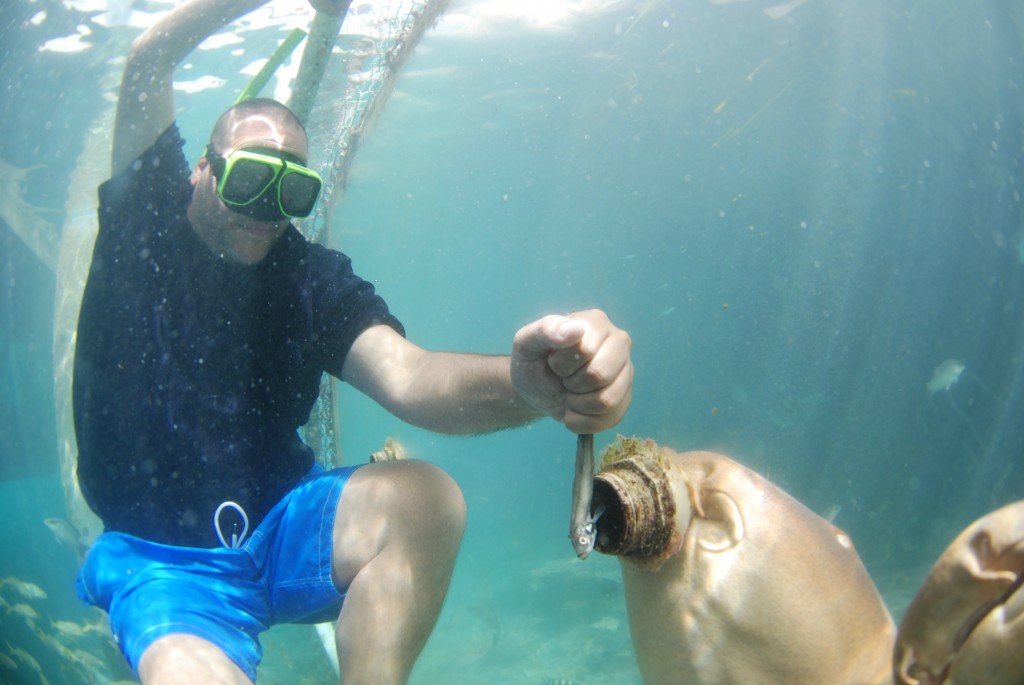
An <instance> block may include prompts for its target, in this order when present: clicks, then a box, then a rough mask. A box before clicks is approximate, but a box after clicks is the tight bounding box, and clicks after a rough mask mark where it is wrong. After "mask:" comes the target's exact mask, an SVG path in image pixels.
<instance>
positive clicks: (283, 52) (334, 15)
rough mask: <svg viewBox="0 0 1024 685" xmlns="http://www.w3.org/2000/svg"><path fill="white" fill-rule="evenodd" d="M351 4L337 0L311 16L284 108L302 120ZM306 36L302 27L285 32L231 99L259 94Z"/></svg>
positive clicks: (315, 92) (314, 97)
mask: <svg viewBox="0 0 1024 685" xmlns="http://www.w3.org/2000/svg"><path fill="white" fill-rule="evenodd" d="M326 4H327V5H329V4H330V3H326ZM351 4H352V2H351V0H338V4H337V6H335V7H331V8H330V9H331V11H323V10H321V9H319V8H318V9H317V11H316V13H315V14H314V15H313V21H312V22H311V23H310V26H309V34H308V35H309V40H308V41H306V49H305V50H303V52H302V60H301V61H300V62H299V73H298V75H297V76H296V77H295V87H294V88H292V95H291V97H290V98H289V99H288V102H287V105H288V108H289V109H290V110H292V111H293V112H294V113H295V116H297V117H298V118H299V120H300V121H301V122H302V123H306V120H307V119H308V118H309V113H310V111H311V110H312V109H313V101H314V100H315V99H316V95H317V91H319V89H320V81H321V79H322V78H323V75H324V70H325V69H326V68H327V61H328V59H329V58H330V56H331V51H332V50H333V49H334V43H335V41H336V40H337V38H338V32H339V31H340V30H341V24H342V22H344V20H345V15H346V14H347V13H348V8H349V6H350V5H351ZM306 35H307V34H306V32H305V31H303V30H302V29H295V30H293V31H292V32H291V33H290V34H288V37H287V38H285V39H284V42H282V43H281V44H280V45H278V46H277V49H276V50H274V52H273V54H272V55H270V58H269V59H268V60H267V62H266V64H264V65H263V67H262V68H261V69H260V70H259V72H258V73H257V74H256V75H255V76H253V77H252V79H251V80H250V81H249V84H248V85H247V86H246V87H245V89H244V90H243V91H242V93H241V94H240V95H239V96H238V99H237V100H235V104H238V103H239V102H242V101H243V100H248V99H249V98H254V97H256V96H257V95H259V94H260V91H261V90H263V87H264V86H266V85H267V81H269V80H270V77H271V76H273V75H274V73H275V72H276V71H277V70H278V68H279V67H280V66H281V64H283V63H284V61H285V60H286V59H288V57H289V55H291V54H292V53H293V52H294V51H295V48H296V47H297V46H298V44H299V43H301V42H302V39H303V38H305V37H306Z"/></svg>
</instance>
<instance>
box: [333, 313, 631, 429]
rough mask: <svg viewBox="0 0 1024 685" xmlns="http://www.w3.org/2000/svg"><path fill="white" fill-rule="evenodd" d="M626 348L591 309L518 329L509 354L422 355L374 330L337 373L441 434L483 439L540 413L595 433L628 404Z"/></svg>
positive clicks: (384, 330)
mask: <svg viewBox="0 0 1024 685" xmlns="http://www.w3.org/2000/svg"><path fill="white" fill-rule="evenodd" d="M630 345H631V342H630V339H629V335H628V334H627V333H626V332H625V331H623V330H621V329H619V328H617V327H616V326H614V325H613V324H612V323H611V322H610V321H609V320H608V317H607V316H605V314H604V313H603V312H600V311H597V310H591V311H587V312H579V313H576V314H572V315H570V316H568V317H566V316H548V317H545V318H543V319H540V320H538V321H535V322H533V323H531V324H528V325H527V326H524V327H523V328H522V329H520V330H519V332H518V333H517V334H516V337H515V340H514V341H513V345H512V354H511V356H485V355H473V354H458V353H449V352H429V351H427V350H424V349H422V348H420V347H418V346H416V345H415V344H413V343H411V342H409V341H408V340H406V339H404V338H402V337H401V336H400V335H398V334H397V333H395V332H394V331H393V330H392V329H391V328H389V327H387V326H375V327H373V328H370V329H367V330H366V331H364V332H363V333H362V334H361V335H360V336H359V337H358V338H357V339H356V341H355V343H354V344H353V345H352V348H351V350H350V351H349V354H348V357H347V358H346V360H345V366H344V369H343V372H342V376H343V378H344V380H345V381H346V382H348V383H349V384H351V385H352V386H354V387H356V388H357V389H359V390H360V391H362V392H364V393H366V394H367V395H369V396H370V397H371V398H373V399H374V400H376V401H377V402H378V403H379V404H380V405H381V406H383V407H384V408H385V409H387V410H388V411H390V412H391V413H392V414H394V415H395V416H397V417H399V418H401V419H403V420H404V421H407V422H409V423H411V424H414V425H416V426H420V427H422V428H427V429H429V430H434V431H437V432H441V433H453V434H454V433H485V432H489V431H494V430H499V429H502V428H508V427H511V426H517V425H521V424H524V423H527V422H529V421H532V420H534V419H537V418H540V417H542V416H550V417H552V418H554V419H556V420H558V421H560V422H561V423H563V424H565V425H566V427H568V428H569V429H570V430H572V431H573V432H575V433H595V432H598V431H601V430H606V429H608V428H611V427H612V426H614V425H615V424H617V423H618V422H619V421H620V420H621V419H622V416H623V415H624V414H625V412H626V409H627V408H628V406H629V403H630V400H631V399H632V383H633V364H632V361H631V360H630Z"/></svg>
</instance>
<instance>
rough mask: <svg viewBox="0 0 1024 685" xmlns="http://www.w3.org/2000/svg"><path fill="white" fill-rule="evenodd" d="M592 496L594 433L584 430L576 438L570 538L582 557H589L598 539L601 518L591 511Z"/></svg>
mask: <svg viewBox="0 0 1024 685" xmlns="http://www.w3.org/2000/svg"><path fill="white" fill-rule="evenodd" d="M593 499H594V435H593V433H583V434H580V435H579V437H577V438H576V476H575V478H574V479H573V482H572V517H571V518H570V519H569V539H570V540H572V546H573V548H574V549H575V550H576V556H578V557H579V558H580V559H586V558H587V556H588V555H589V554H590V552H591V551H592V550H593V549H594V543H596V542H597V518H598V517H597V516H594V514H593V513H591V511H590V507H591V503H592V502H593ZM598 516H599V515H598Z"/></svg>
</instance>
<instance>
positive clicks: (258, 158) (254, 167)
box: [206, 146, 323, 221]
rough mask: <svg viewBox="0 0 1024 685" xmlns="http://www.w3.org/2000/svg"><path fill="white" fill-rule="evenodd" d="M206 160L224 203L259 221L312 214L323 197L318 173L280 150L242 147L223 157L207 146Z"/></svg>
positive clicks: (321, 182) (321, 183)
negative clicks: (320, 197)
mask: <svg viewBox="0 0 1024 685" xmlns="http://www.w3.org/2000/svg"><path fill="white" fill-rule="evenodd" d="M206 159H207V161H208V162H209V163H210V169H211V170H212V171H213V176H214V178H216V179H217V195H218V196H219V197H220V199H221V200H222V201H223V202H224V204H226V205H227V206H228V207H229V208H231V209H232V210H234V211H236V212H238V213H240V214H245V215H246V216H250V217H252V218H254V219H258V220H260V221H280V220H281V219H284V218H285V217H294V218H301V217H306V216H309V214H310V212H312V211H313V207H314V206H315V205H316V200H317V198H318V197H319V196H320V188H321V186H322V185H323V181H322V180H321V179H320V176H319V174H317V173H316V172H315V171H313V170H311V169H308V168H306V167H305V166H303V165H302V164H300V163H299V162H298V159H297V158H295V157H292V156H291V155H287V154H286V153H282V152H280V151H278V150H268V149H266V148H258V149H253V148H242V149H239V150H235V151H234V152H232V153H230V154H229V155H228V156H227V157H224V156H222V155H221V154H220V153H218V152H216V151H214V149H213V147H212V146H207V148H206Z"/></svg>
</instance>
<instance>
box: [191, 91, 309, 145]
mask: <svg viewBox="0 0 1024 685" xmlns="http://www.w3.org/2000/svg"><path fill="white" fill-rule="evenodd" d="M299 140H301V141H302V143H303V145H302V148H303V149H302V157H303V158H305V156H306V150H305V142H306V129H305V127H304V126H303V125H302V122H301V121H299V119H298V117H296V116H295V114H294V113H293V112H292V111H291V110H290V109H288V108H287V107H285V106H284V105H282V104H281V103H280V102H278V101H277V100H272V99H270V98H252V99H250V100H243V101H242V102H239V103H237V104H235V105H233V106H232V107H230V108H229V109H228V110H227V111H226V112H224V114H222V115H221V116H220V118H219V119H217V123H216V124H214V126H213V132H212V133H211V134H210V143H211V144H212V147H213V149H214V150H216V151H218V152H221V153H224V152H230V151H232V150H234V149H236V148H237V147H240V146H242V145H253V144H257V145H258V144H259V143H261V142H263V143H269V142H275V141H276V142H284V141H299ZM288 147H290V146H288Z"/></svg>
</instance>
